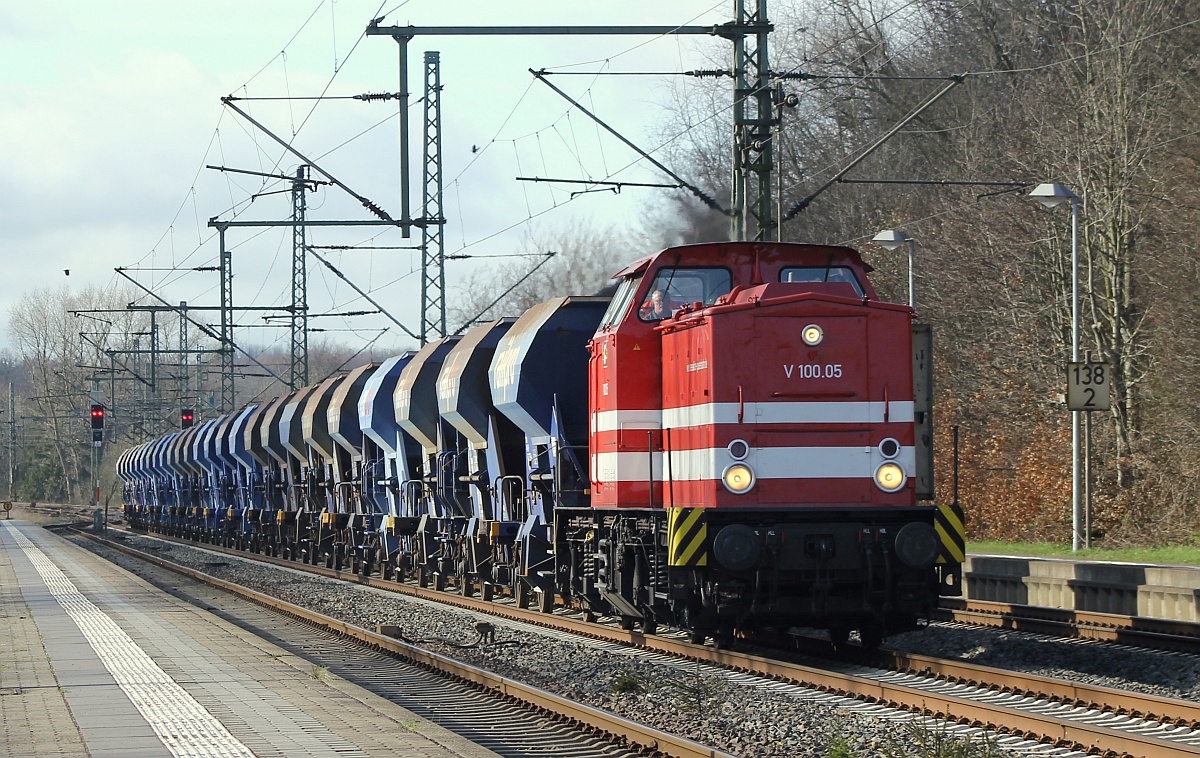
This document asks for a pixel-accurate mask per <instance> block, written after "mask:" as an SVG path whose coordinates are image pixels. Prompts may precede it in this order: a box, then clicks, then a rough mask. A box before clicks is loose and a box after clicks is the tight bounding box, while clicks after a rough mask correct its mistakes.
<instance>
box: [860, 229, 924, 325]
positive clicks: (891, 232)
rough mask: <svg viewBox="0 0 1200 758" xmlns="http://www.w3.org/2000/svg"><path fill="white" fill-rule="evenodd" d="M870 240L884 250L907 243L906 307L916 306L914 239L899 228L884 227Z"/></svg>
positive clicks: (915, 243)
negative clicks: (914, 294)
mask: <svg viewBox="0 0 1200 758" xmlns="http://www.w3.org/2000/svg"><path fill="white" fill-rule="evenodd" d="M871 241H872V242H874V243H876V244H878V245H879V246H880V247H882V248H884V249H885V250H895V249H896V248H898V247H900V246H901V245H903V244H905V243H907V244H908V307H909V308H916V307H917V304H916V301H915V300H914V299H913V258H915V257H916V248H917V242H916V240H914V239H913V238H912V237H909V236H908V235H907V234H905V233H904V232H902V231H900V230H899V229H884V230H883V231H882V232H880V233H879V234H876V235H875V237H874V239H872V240H871Z"/></svg>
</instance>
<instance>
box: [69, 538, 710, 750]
mask: <svg viewBox="0 0 1200 758" xmlns="http://www.w3.org/2000/svg"><path fill="white" fill-rule="evenodd" d="M76 533H77V534H79V535H81V536H83V537H86V538H88V539H89V540H91V541H93V542H96V543H99V544H102V545H105V546H106V547H109V548H111V549H114V550H118V551H120V552H122V553H124V554H126V555H130V556H133V557H135V558H137V559H139V560H142V561H145V562H147V563H151V564H153V565H155V566H158V567H160V568H165V569H168V570H170V571H173V572H176V573H179V574H181V575H184V576H187V577H189V578H191V579H193V580H196V581H199V582H202V583H204V584H207V585H210V586H212V587H216V588H218V589H220V590H223V591H225V592H228V593H231V594H234V595H237V596H238V597H241V598H244V599H246V600H250V601H251V602H254V603H256V604H258V605H261V606H263V607H266V608H269V609H271V610H273V611H275V612H277V613H280V614H282V615H284V616H287V617H290V618H293V619H296V620H299V621H301V622H303V623H305V624H308V625H310V626H312V627H315V628H317V629H318V630H321V631H324V632H327V633H330V634H333V635H336V636H337V637H339V638H341V639H344V640H352V641H354V642H356V643H359V644H361V645H363V646H365V647H367V648H369V649H371V650H374V651H378V652H382V653H385V654H387V655H389V656H393V657H396V658H400V659H403V660H405V661H408V662H410V663H412V664H416V665H417V666H419V667H421V668H424V669H427V670H430V671H435V672H437V673H439V674H440V675H442V676H445V677H448V678H450V679H452V680H454V681H458V682H463V683H468V684H470V685H472V686H474V687H476V688H478V689H481V690H484V691H487V692H490V693H492V695H493V696H494V697H497V698H499V699H500V700H502V701H505V702H509V703H517V704H520V705H522V706H523V707H526V708H528V709H531V710H532V711H533V712H535V713H537V714H539V715H541V716H544V717H547V718H550V719H553V720H555V721H558V722H561V723H565V724H568V725H570V726H572V727H574V728H576V729H578V730H580V731H582V732H585V733H587V734H589V735H592V736H593V737H600V738H602V739H604V740H606V741H609V742H611V743H613V744H614V745H617V746H622V747H626V748H628V749H629V750H631V751H632V752H634V753H640V754H642V755H648V756H670V757H671V758H734V757H733V756H731V755H729V754H728V753H723V752H721V751H719V750H716V749H714V748H712V747H709V746H706V745H702V744H700V743H697V742H693V741H691V740H687V739H684V738H681V737H678V736H676V735H672V734H668V733H666V732H662V731H660V730H656V729H653V728H650V727H647V726H645V725H642V724H638V723H636V722H633V721H630V720H628V719H623V718H621V717H619V716H616V715H614V714H611V713H607V712H605V711H603V710H600V709H597V708H592V707H590V706H587V705H585V704H582V703H578V702H574V701H572V700H569V699H567V698H563V697H560V696H558V695H555V694H554V693H551V692H547V691H545V690H543V689H540V688H537V687H533V686H529V685H526V684H523V683H521V682H518V681H515V680H513V679H511V678H507V677H503V676H499V675H497V674H493V673H491V672H489V671H485V670H483V669H480V668H478V667H475V666H470V665H468V664H465V663H462V662H460V661H456V660H453V659H451V658H448V657H446V656H442V655H439V654H437V653H434V652H431V651H429V650H426V649H424V648H422V647H419V646H417V645H414V644H409V643H407V642H405V641H402V640H400V639H397V638H396V637H394V636H392V635H390V634H388V633H386V632H387V630H386V629H384V630H376V631H372V630H369V629H364V628H361V627H358V626H355V625H353V624H349V623H346V622H345V621H343V620H340V619H336V618H333V617H331V616H327V615H325V614H322V613H318V612H316V611H313V610H311V609H308V608H304V607H301V606H299V605H296V604H293V603H289V602H287V601H285V600H281V599H279V598H276V597H272V596H271V595H268V594H265V593H262V592H258V591H256V590H253V589H251V588H248V587H243V586H241V585H237V584H234V583H232V582H227V581H224V580H222V579H219V578H217V577H214V576H211V575H209V574H206V573H204V572H202V571H198V570H196V569H193V568H189V567H186V566H182V565H180V564H177V563H173V562H171V561H168V560H164V559H162V558H160V557H158V556H155V555H152V554H150V553H147V552H145V551H141V550H137V549H134V548H131V547H129V546H128V545H124V544H121V542H120V541H117V540H113V539H108V538H106V537H103V536H100V535H96V534H93V533H90V532H86V531H78V530H77V531H76ZM185 544H186V543H185ZM210 548H211V549H213V550H216V551H218V552H223V553H228V554H232V555H239V556H242V557H245V554H242V553H239V552H238V551H232V550H227V549H224V548H215V547H213V546H205V549H210ZM279 563H284V562H282V561H280V562H279ZM293 567H294V565H293ZM308 568H313V567H308Z"/></svg>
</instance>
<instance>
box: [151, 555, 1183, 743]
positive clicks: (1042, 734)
mask: <svg viewBox="0 0 1200 758" xmlns="http://www.w3.org/2000/svg"><path fill="white" fill-rule="evenodd" d="M152 537H153V538H155V539H162V540H165V541H168V542H173V543H176V544H181V545H186V546H189V547H193V548H197V549H201V550H210V551H214V552H218V553H222V554H227V555H231V556H237V557H241V558H244V559H246V560H254V561H261V562H264V563H269V564H272V565H277V566H280V567H284V568H291V569H293V570H303V571H307V572H310V573H313V574H317V575H320V576H325V577H327V578H333V579H340V580H343V581H351V582H355V583H358V584H362V585H366V586H370V587H373V588H376V589H383V590H388V591H392V592H397V593H399V594H403V595H407V596H411V597H416V598H420V599H423V600H429V601H433V602H438V603H442V604H446V605H451V606H456V607H459V608H463V609H466V610H471V611H475V612H480V613H487V614H491V615H494V616H497V617H500V618H507V619H510V620H513V621H519V622H522V623H530V624H534V625H538V626H543V627H548V628H553V629H556V630H564V631H569V632H572V633H576V634H580V635H583V636H587V637H591V638H595V639H601V640H605V641H608V642H615V643H619V644H626V645H631V646H635V647H640V648H643V649H646V650H650V651H654V652H659V653H664V654H667V655H673V656H679V657H683V658H687V659H689V660H698V661H702V662H707V663H712V664H715V665H718V666H721V667H724V668H727V669H731V670H734V671H739V672H744V673H749V674H753V675H756V676H762V677H767V678H770V679H775V680H779V681H786V682H789V683H792V684H795V685H798V686H803V687H808V688H811V689H814V690H818V691H821V692H827V693H831V694H836V695H840V696H842V697H848V698H852V699H856V700H861V701H864V702H869V703H875V704H879V705H884V706H886V707H889V708H895V709H897V710H903V711H907V712H910V713H916V714H921V715H924V716H931V717H934V718H938V719H943V720H947V721H953V722H957V723H960V724H968V725H971V726H976V727H980V728H986V729H989V730H991V731H995V732H997V733H1000V734H1011V735H1015V736H1019V737H1022V738H1024V739H1029V740H1033V741H1037V742H1043V743H1050V744H1053V745H1055V746H1059V747H1066V748H1070V749H1075V750H1085V751H1100V752H1101V753H1105V754H1110V755H1129V756H1146V755H1153V756H1164V757H1166V756H1200V747H1197V746H1192V745H1187V744H1183V743H1181V742H1178V741H1173V740H1168V739H1162V738H1159V737H1154V736H1150V735H1145V734H1139V733H1137V732H1132V731H1124V730H1120V729H1114V728H1112V727H1106V726H1099V725H1095V724H1090V723H1086V722H1083V721H1075V720H1070V719H1062V718H1059V717H1056V716H1052V715H1046V714H1042V713H1037V712H1033V711H1029V710H1024V709H1019V708H1013V707H1011V706H1008V705H1004V704H997V703H989V702H984V701H979V700H973V699H971V698H966V697H959V696H956V695H948V694H943V693H937V692H931V691H930V690H928V689H923V688H921V687H915V686H911V685H906V684H900V683H893V682H885V681H880V680H878V679H873V678H869V677H863V676H857V675H854V674H847V673H842V672H834V671H827V670H823V669H818V668H813V667H810V666H804V665H801V664H796V663H791V662H787V661H780V660H774V659H771V658H766V657H763V656H759V655H751V654H746V653H740V652H735V651H730V650H719V649H715V648H711V647H706V646H703V645H694V644H691V643H687V642H682V641H679V640H672V639H669V638H665V637H661V636H657V635H645V634H642V633H641V632H637V631H631V630H621V629H615V628H611V627H607V626H603V625H599V624H594V623H589V622H585V621H582V620H576V619H571V618H565V617H563V616H562V615H555V614H546V613H542V612H539V611H535V610H527V609H522V608H518V607H516V606H514V605H504V604H498V603H495V602H490V601H488V602H485V601H482V600H478V599H475V598H471V597H465V596H462V595H454V594H450V593H449V592H445V591H437V590H431V589H424V588H420V587H415V586H412V585H406V584H400V583H397V582H394V581H385V580H382V579H376V578H373V577H363V576H361V575H360V574H357V573H352V572H347V571H338V570H335V569H331V568H325V567H321V566H312V565H307V564H300V563H296V562H294V561H288V560H283V559H279V558H274V557H271V556H263V555H258V554H253V553H247V552H244V551H240V550H234V549H230V548H224V547H220V546H217V545H209V544H204V543H196V542H193V541H191V540H187V539H181V538H177V537H164V536H162V535H158V534H155V535H152ZM150 557H151V558H153V557H154V556H150ZM910 659H911V660H913V661H914V665H913V666H912V667H909V668H910V671H911V672H912V673H918V674H920V673H923V671H922V669H924V668H930V669H931V670H932V669H933V668H934V663H935V662H936V663H938V664H942V665H944V666H945V667H946V669H947V671H954V672H955V673H954V677H955V681H958V682H962V683H970V684H972V685H974V686H977V687H980V688H985V689H993V688H994V689H1004V688H1006V687H1007V690H1006V691H1008V692H1020V693H1023V694H1028V695H1029V696H1030V697H1033V698H1040V699H1047V700H1051V701H1053V700H1057V699H1058V698H1056V697H1055V696H1054V695H1053V692H1055V691H1057V692H1060V693H1065V692H1067V691H1068V689H1070V690H1073V691H1074V692H1075V693H1076V695H1075V696H1074V697H1073V698H1072V699H1070V700H1066V699H1065V698H1064V699H1063V702H1069V703H1073V704H1078V705H1079V706H1081V707H1092V705H1093V704H1098V703H1103V702H1108V704H1109V705H1108V708H1107V712H1110V713H1111V712H1118V713H1127V714H1130V713H1132V712H1133V710H1134V709H1133V708H1131V707H1127V706H1126V704H1125V703H1123V702H1122V701H1123V699H1124V698H1126V697H1128V696H1130V695H1134V696H1135V697H1134V698H1133V700H1136V701H1137V702H1140V703H1142V704H1143V705H1144V707H1146V711H1145V712H1146V713H1147V714H1149V713H1154V714H1155V716H1156V717H1155V718H1154V719H1153V720H1156V721H1158V720H1161V721H1162V722H1163V723H1166V724H1168V725H1181V724H1190V723H1191V719H1192V718H1193V716H1194V713H1195V712H1194V710H1193V709H1191V708H1190V707H1188V706H1189V704H1186V703H1176V702H1175V701H1171V700H1167V699H1165V698H1153V697H1152V696H1146V695H1140V694H1137V693H1127V692H1126V691H1124V690H1116V689H1112V688H1105V687H1095V686H1091V685H1084V684H1074V683H1069V682H1065V681H1063V682H1060V683H1059V684H1060V685H1061V686H1060V687H1059V688H1058V689H1056V690H1052V692H1051V694H1045V693H1041V685H1042V683H1043V682H1052V681H1054V680H1050V679H1046V678H1044V677H1027V676H1025V675H1023V674H1019V673H1014V672H1000V673H1003V674H1004V679H1005V682H1007V683H1004V684H1000V683H998V684H992V683H991V682H990V680H989V679H988V678H987V676H988V675H989V674H990V673H991V672H996V671H998V670H997V669H992V668H989V667H985V666H976V665H973V664H967V663H958V664H954V663H953V662H950V661H941V660H939V659H932V658H931V659H927V660H926V659H921V658H920V657H917V656H910ZM952 664H953V665H952ZM930 676H936V674H935V673H932V671H931V673H930ZM1026 680H1027V681H1029V682H1030V685H1029V686H1022V685H1020V684H1019V682H1020V681H1026ZM1106 698H1107V699H1110V700H1111V701H1110V700H1106ZM1133 700H1131V701H1130V702H1133ZM1150 704H1153V705H1161V706H1162V708H1154V709H1151V708H1150ZM1171 705H1178V706H1179V707H1178V708H1175V709H1173V710H1166V709H1167V707H1168V706H1171ZM1140 707H1141V706H1139V708H1140ZM1143 718H1147V720H1151V719H1150V717H1149V716H1144V717H1143Z"/></svg>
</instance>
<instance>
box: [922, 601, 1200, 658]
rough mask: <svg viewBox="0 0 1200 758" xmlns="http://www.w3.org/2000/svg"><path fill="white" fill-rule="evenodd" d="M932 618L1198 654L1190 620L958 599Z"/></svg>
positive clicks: (1199, 634) (1199, 641) (1199, 632)
mask: <svg viewBox="0 0 1200 758" xmlns="http://www.w3.org/2000/svg"><path fill="white" fill-rule="evenodd" d="M934 619H935V620H937V621H954V622H959V623H963V624H973V625H975V626H987V627H994V628H1002V629H1013V630H1016V631H1022V632H1032V633H1035V634H1050V635H1053V636H1055V637H1073V638H1076V639H1087V640H1098V641H1103V642H1115V643H1120V644H1127V645H1134V646H1137V647H1147V648H1153V649H1157V650H1173V651H1176V652H1181V653H1193V654H1197V653H1200V624H1197V623H1194V622H1190V621H1176V620H1173V619H1156V618H1149V617H1147V616H1125V615H1122V614H1116V613H1100V612H1098V611H1076V610H1068V609H1063V608H1046V607H1041V606H1033V605H1020V604H1015V603H1000V602H995V601H989V600H961V599H958V598H942V604H941V607H940V608H939V609H938V610H937V611H936V612H935V615H934Z"/></svg>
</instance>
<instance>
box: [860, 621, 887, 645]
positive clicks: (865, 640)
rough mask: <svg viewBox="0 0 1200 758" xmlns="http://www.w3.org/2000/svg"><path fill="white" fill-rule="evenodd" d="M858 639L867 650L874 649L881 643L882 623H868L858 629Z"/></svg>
mask: <svg viewBox="0 0 1200 758" xmlns="http://www.w3.org/2000/svg"><path fill="white" fill-rule="evenodd" d="M858 639H859V640H860V641H861V642H862V646H863V647H864V648H865V649H867V650H875V649H876V648H878V647H879V646H880V645H882V644H883V625H882V624H868V625H866V626H864V627H862V628H861V629H859V630H858Z"/></svg>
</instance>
